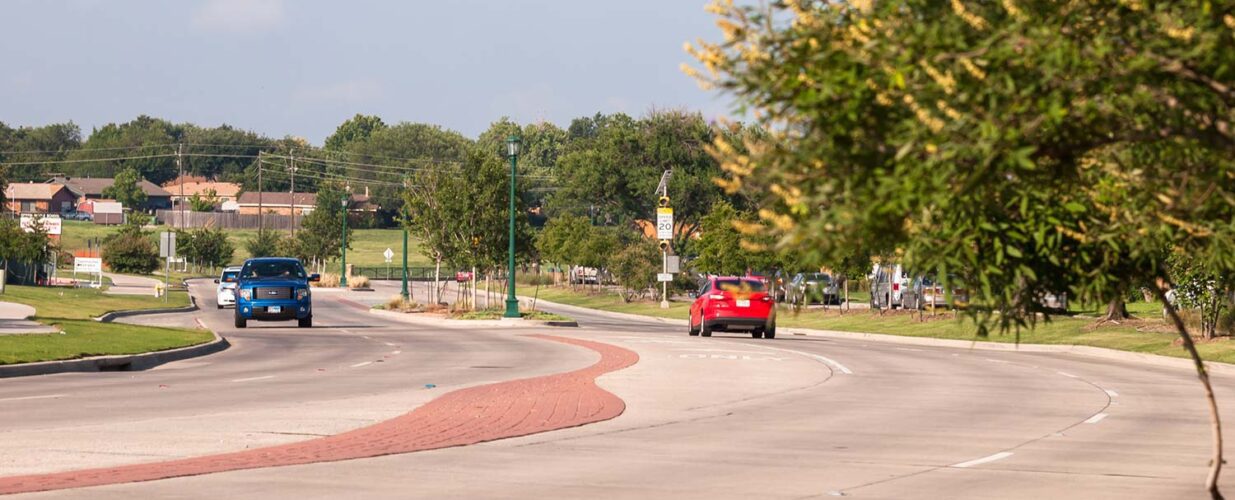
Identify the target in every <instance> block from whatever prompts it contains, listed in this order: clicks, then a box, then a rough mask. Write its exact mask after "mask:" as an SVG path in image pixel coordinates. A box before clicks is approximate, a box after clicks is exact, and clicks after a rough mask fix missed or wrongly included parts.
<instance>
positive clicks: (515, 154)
mask: <svg viewBox="0 0 1235 500" xmlns="http://www.w3.org/2000/svg"><path fill="white" fill-rule="evenodd" d="M506 153H507V154H508V155H509V156H510V239H509V240H508V241H507V243H508V245H507V254H508V255H507V261H506V264H507V266H506V267H507V270H506V313H505V314H503V315H502V317H504V318H518V317H520V316H519V299H517V298H515V178H516V176H517V175H518V174H517V170H516V165H517V162H518V161H519V136H517V135H512V136H510V137H507V138H506Z"/></svg>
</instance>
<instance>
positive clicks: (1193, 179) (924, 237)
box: [687, 0, 1235, 498]
mask: <svg viewBox="0 0 1235 500" xmlns="http://www.w3.org/2000/svg"><path fill="white" fill-rule="evenodd" d="M713 10H714V12H716V13H717V14H718V16H719V17H720V21H719V23H718V24H719V25H720V26H721V28H722V30H723V31H724V40H723V41H721V42H718V43H715V44H709V43H703V44H702V45H700V46H699V47H691V51H692V52H693V53H694V54H695V55H696V56H697V57H698V59H699V61H700V62H701V63H702V64H703V66H704V71H702V72H700V71H698V70H695V69H692V68H687V71H688V73H691V74H694V75H696V76H698V77H699V79H700V81H701V83H703V84H704V85H705V86H712V87H715V88H719V89H722V90H724V91H727V92H729V93H731V94H732V95H734V96H736V97H737V100H738V105H739V106H742V107H744V108H746V109H748V110H749V111H750V113H751V115H752V116H754V117H756V119H757V120H758V122H759V124H760V125H761V126H763V127H764V128H766V129H768V130H771V131H775V132H772V133H769V134H767V136H765V137H762V138H759V139H758V140H754V141H751V142H750V143H749V144H743V145H741V147H739V146H738V145H735V144H732V143H730V142H729V141H725V140H721V141H716V142H715V144H714V148H715V150H714V151H715V153H716V155H717V157H718V158H719V160H720V161H721V165H722V167H723V168H724V169H725V171H726V172H727V173H728V176H727V177H726V178H725V179H724V180H723V181H722V184H723V187H725V188H726V189H728V190H730V191H731V192H737V191H739V190H741V191H745V192H748V193H751V195H752V196H755V197H757V198H758V199H759V202H760V217H761V219H763V220H764V221H766V222H767V223H766V224H764V225H762V226H760V227H765V228H767V231H766V232H767V233H769V235H770V236H771V237H774V238H776V241H777V242H778V245H779V246H781V247H782V248H792V249H797V250H799V251H801V252H803V253H805V254H808V255H810V256H813V257H819V258H820V259H819V260H823V261H832V262H835V261H837V260H839V259H840V258H843V254H844V253H845V251H846V249H848V248H852V247H853V246H855V245H862V246H864V247H865V248H869V249H870V250H871V251H872V252H874V253H878V254H899V255H902V256H903V257H904V260H905V262H907V264H908V265H909V266H910V267H911V268H914V269H923V270H934V271H935V272H936V274H937V275H939V276H949V274H950V272H952V271H962V272H963V274H964V275H967V276H971V279H972V283H966V288H968V289H969V290H970V298H971V303H972V304H971V307H969V308H967V309H966V312H965V314H966V315H967V316H968V317H970V318H971V319H973V320H974V321H976V322H977V324H978V325H979V327H980V332H982V333H985V332H986V331H987V329H988V328H989V327H997V328H999V329H1001V330H1010V329H1016V328H1020V327H1029V326H1032V325H1033V323H1034V321H1035V320H1036V318H1037V309H1039V308H1038V307H1037V301H1038V300H1039V298H1040V297H1041V296H1042V295H1043V294H1046V293H1057V292H1059V291H1067V292H1068V293H1069V294H1070V296H1071V297H1074V298H1076V299H1079V300H1081V301H1084V302H1091V303H1106V302H1108V301H1109V300H1111V299H1112V298H1113V297H1118V296H1121V294H1123V293H1126V291H1127V290H1128V289H1130V287H1131V284H1132V283H1139V282H1143V281H1151V282H1155V283H1156V282H1157V279H1162V280H1163V281H1165V280H1169V273H1168V272H1167V266H1166V263H1165V260H1164V259H1163V258H1162V253H1161V252H1160V249H1161V248H1163V247H1164V246H1167V245H1169V246H1172V247H1174V248H1176V249H1177V250H1178V251H1180V252H1185V253H1187V254H1188V255H1190V256H1192V257H1193V258H1195V259H1197V260H1198V261H1199V262H1201V263H1203V264H1204V265H1206V266H1208V268H1209V269H1212V270H1214V271H1216V272H1219V273H1221V274H1226V275H1229V274H1231V271H1233V270H1235V246H1233V245H1232V244H1231V242H1232V241H1233V239H1235V227H1232V225H1231V224H1230V221H1231V220H1232V219H1233V218H1235V204H1232V203H1231V202H1230V201H1229V200H1231V199H1233V197H1235V184H1233V182H1232V179H1235V165H1233V164H1232V160H1231V158H1232V157H1233V156H1232V154H1231V153H1232V152H1233V151H1235V134H1233V133H1232V132H1231V130H1230V126H1229V122H1230V119H1231V118H1230V113H1229V110H1230V109H1231V107H1232V106H1233V105H1235V92H1232V90H1231V89H1230V88H1229V86H1228V85H1227V84H1226V83H1225V82H1229V81H1230V74H1229V71H1230V70H1229V68H1231V67H1235V66H1233V64H1235V51H1231V50H1229V47H1230V46H1231V44H1232V43H1233V41H1232V31H1231V28H1230V25H1231V24H1235V17H1232V14H1231V13H1230V12H1231V5H1229V4H1228V3H1220V5H1210V4H1205V6H1203V7H1202V6H1198V5H1192V4H1185V3H1179V2H1152V3H1151V2H1123V3H1114V4H1108V3H1102V2H1098V3H1092V2H1091V3H1084V2H1072V3H1049V2H1047V3H1038V2H1035V3H1029V2H1022V1H1016V0H1009V1H1003V2H972V1H953V2H931V1H925V0H902V1H887V2H854V3H830V2H784V3H771V4H767V5H765V6H760V7H735V6H732V5H731V4H729V3H723V2H722V3H716V4H714V5H713ZM790 20H791V21H790ZM783 21H789V22H783ZM1185 200H1186V201H1185ZM1154 288H1155V289H1156V290H1155V291H1156V293H1157V294H1158V295H1159V297H1160V299H1161V300H1163V301H1164V303H1165V297H1164V293H1165V291H1164V290H1163V288H1162V287H1159V286H1156V285H1155V287H1154ZM1164 307H1165V308H1166V309H1167V311H1168V313H1169V314H1168V315H1169V316H1170V317H1171V319H1172V322H1173V323H1174V324H1175V325H1176V328H1177V329H1178V330H1179V333H1180V337H1181V340H1182V344H1183V346H1184V348H1185V349H1186V350H1187V351H1188V353H1189V354H1190V355H1191V356H1192V358H1193V360H1194V361H1195V365H1196V369H1197V374H1198V377H1199V378H1200V380H1201V382H1202V385H1203V386H1204V388H1205V390H1206V394H1207V396H1208V398H1209V402H1210V409H1211V418H1212V423H1213V428H1214V438H1215V446H1214V453H1213V459H1212V464H1211V471H1210V474H1209V477H1208V478H1207V481H1206V487H1207V489H1208V491H1209V492H1210V493H1211V495H1212V496H1213V497H1214V498H1221V495H1220V493H1219V491H1218V486H1217V481H1218V475H1219V473H1220V471H1221V467H1222V463H1223V462H1222V449H1221V433H1220V421H1219V418H1218V413H1217V405H1216V403H1214V400H1213V393H1212V388H1211V386H1210V383H1209V379H1208V373H1207V371H1206V369H1205V366H1204V364H1203V362H1202V361H1201V359H1200V356H1199V354H1198V353H1197V352H1196V349H1195V347H1194V345H1193V341H1192V337H1191V335H1190V334H1189V333H1188V330H1187V328H1186V327H1185V325H1184V323H1183V322H1182V320H1181V319H1180V318H1179V316H1178V314H1176V313H1175V311H1174V308H1173V307H1172V306H1171V305H1170V304H1164Z"/></svg>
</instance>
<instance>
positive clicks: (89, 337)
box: [0, 285, 214, 364]
mask: <svg viewBox="0 0 1235 500" xmlns="http://www.w3.org/2000/svg"><path fill="white" fill-rule="evenodd" d="M0 300H2V301H6V302H17V303H21V304H27V305H30V306H33V307H34V309H35V316H34V318H33V319H35V320H36V321H38V322H40V323H44V324H47V325H56V326H58V327H59V328H60V329H61V330H62V331H63V333H54V334H42V335H0V364H13V363H30V362H35V361H53V360H62V359H76V358H81V357H86V356H102V355H114V354H136V353H142V352H151V351H161V350H165V349H174V348H177V347H185V346H190V345H195V344H200V343H203V342H208V341H210V340H211V339H213V338H214V336H213V335H212V334H211V333H210V332H208V331H205V330H189V329H181V328H161V327H153V326H141V325H130V324H121V323H99V322H97V321H94V320H92V319H90V318H92V317H96V316H99V315H102V314H103V313H106V312H110V311H120V310H130V309H154V308H163V307H179V306H184V305H188V303H189V299H188V295H187V294H185V293H184V292H173V293H172V294H170V295H169V296H168V302H167V303H166V304H165V303H164V302H163V299H162V298H155V297H144V296H112V295H106V294H103V293H102V292H100V291H99V290H93V289H88V288H79V289H73V288H51V287H31V286H17V285H9V286H7V287H5V293H4V294H3V295H0Z"/></svg>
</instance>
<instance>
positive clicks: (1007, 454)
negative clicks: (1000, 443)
mask: <svg viewBox="0 0 1235 500" xmlns="http://www.w3.org/2000/svg"><path fill="white" fill-rule="evenodd" d="M1010 456H1012V452H1010V451H1001V452H999V453H996V454H994V455H990V456H985V457H982V458H979V459H977V460H970V461H968V462H961V463H959V464H952V465H949V466H948V467H952V468H954V469H967V468H970V467H973V466H975V465H982V464H986V463H991V462H994V461H996V460H1003V459H1005V458H1008V457H1010Z"/></svg>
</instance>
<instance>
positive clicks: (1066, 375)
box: [1055, 372, 1081, 378]
mask: <svg viewBox="0 0 1235 500" xmlns="http://www.w3.org/2000/svg"><path fill="white" fill-rule="evenodd" d="M1055 373H1058V374H1060V375H1063V376H1065V377H1068V378H1081V377H1078V376H1076V375H1073V374H1071V373H1068V372H1055Z"/></svg>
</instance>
